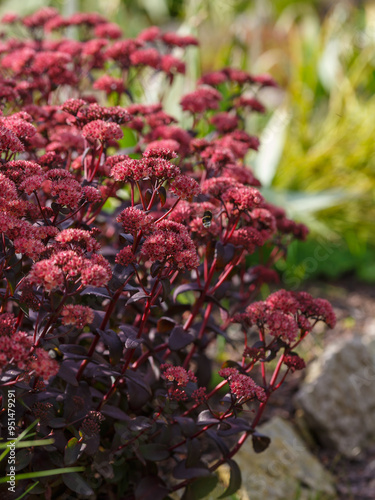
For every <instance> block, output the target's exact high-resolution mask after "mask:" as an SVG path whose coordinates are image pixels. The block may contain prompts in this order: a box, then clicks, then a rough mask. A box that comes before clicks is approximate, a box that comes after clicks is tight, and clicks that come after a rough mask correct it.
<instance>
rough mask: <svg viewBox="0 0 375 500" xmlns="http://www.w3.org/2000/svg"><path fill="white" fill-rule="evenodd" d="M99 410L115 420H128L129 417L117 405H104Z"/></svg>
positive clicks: (129, 419)
mask: <svg viewBox="0 0 375 500" xmlns="http://www.w3.org/2000/svg"><path fill="white" fill-rule="evenodd" d="M101 412H102V413H103V415H106V416H107V417H112V418H114V419H116V420H121V421H126V422H130V421H131V418H130V417H129V416H128V415H127V414H126V413H125V412H124V411H122V410H120V408H117V406H111V405H104V406H103V408H102V410H101Z"/></svg>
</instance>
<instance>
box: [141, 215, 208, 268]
mask: <svg viewBox="0 0 375 500" xmlns="http://www.w3.org/2000/svg"><path fill="white" fill-rule="evenodd" d="M142 254H143V255H144V257H146V258H147V259H149V260H151V261H152V262H155V261H161V262H164V263H165V264H169V265H170V266H171V267H173V268H177V269H180V270H184V269H187V270H189V269H194V268H196V267H197V266H198V265H199V257H198V255H197V250H196V248H195V245H194V242H193V240H192V239H191V237H190V236H189V233H188V230H187V228H186V227H185V226H183V225H182V224H179V223H178V222H173V221H169V220H164V221H161V222H159V223H158V224H156V229H155V231H154V232H153V234H151V235H150V236H148V237H147V238H146V240H145V242H144V244H143V247H142Z"/></svg>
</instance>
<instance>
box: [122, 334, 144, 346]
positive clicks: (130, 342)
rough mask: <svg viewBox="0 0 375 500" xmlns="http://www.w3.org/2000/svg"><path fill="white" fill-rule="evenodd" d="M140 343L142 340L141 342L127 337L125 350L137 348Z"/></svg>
mask: <svg viewBox="0 0 375 500" xmlns="http://www.w3.org/2000/svg"><path fill="white" fill-rule="evenodd" d="M142 342H143V340H141V339H135V338H131V337H128V338H127V339H126V340H125V347H126V349H135V348H136V347H138V346H139V344H142Z"/></svg>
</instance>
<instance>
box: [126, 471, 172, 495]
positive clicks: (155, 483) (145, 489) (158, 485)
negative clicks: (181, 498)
mask: <svg viewBox="0 0 375 500" xmlns="http://www.w3.org/2000/svg"><path fill="white" fill-rule="evenodd" d="M168 493H169V490H168V488H167V487H166V486H165V484H164V482H163V481H162V480H161V479H160V478H159V477H157V476H146V477H144V478H142V479H141V480H140V482H139V483H138V485H137V487H136V489H135V492H134V494H135V500H164V499H165V498H166V497H167V496H168Z"/></svg>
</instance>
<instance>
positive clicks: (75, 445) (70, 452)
mask: <svg viewBox="0 0 375 500" xmlns="http://www.w3.org/2000/svg"><path fill="white" fill-rule="evenodd" d="M81 449H82V444H81V443H80V442H79V441H78V439H77V438H75V437H73V438H71V439H69V441H68V443H67V445H66V446H65V451H64V464H65V465H73V464H74V463H75V462H76V461H77V460H78V457H79V455H80V453H81Z"/></svg>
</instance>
